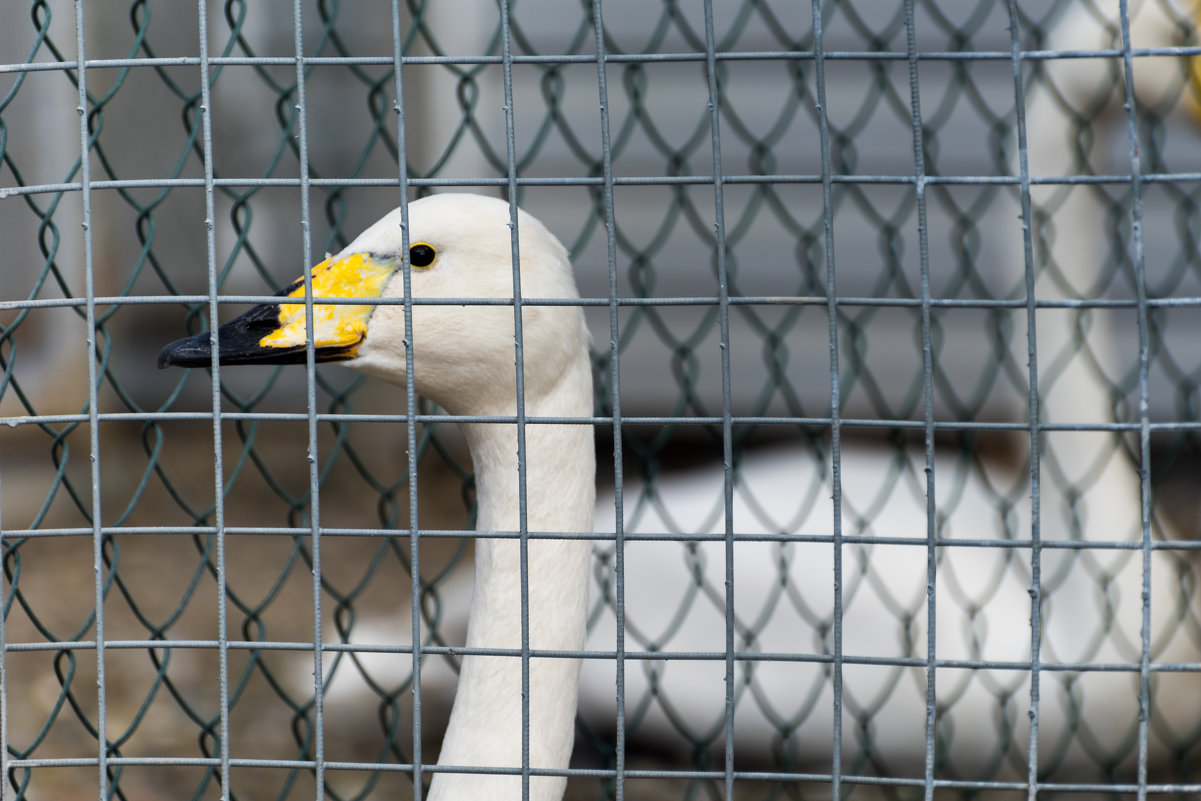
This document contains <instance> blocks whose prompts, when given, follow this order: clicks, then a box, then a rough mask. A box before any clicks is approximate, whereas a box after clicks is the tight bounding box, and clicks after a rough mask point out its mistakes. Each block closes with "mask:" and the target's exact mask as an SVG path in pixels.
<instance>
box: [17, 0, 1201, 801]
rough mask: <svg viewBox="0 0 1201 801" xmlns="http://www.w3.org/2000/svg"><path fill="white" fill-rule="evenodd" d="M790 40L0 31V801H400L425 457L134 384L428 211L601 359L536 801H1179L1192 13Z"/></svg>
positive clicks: (148, 24) (389, 441)
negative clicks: (567, 317) (564, 795)
mask: <svg viewBox="0 0 1201 801" xmlns="http://www.w3.org/2000/svg"><path fill="white" fill-rule="evenodd" d="M800 5H801V4H789V3H783V2H770V0H761V1H756V0H745V1H744V2H733V0H730V2H726V1H725V0H714V1H713V2H705V3H700V2H697V3H687V4H679V3H675V2H664V3H662V4H656V3H634V2H618V1H617V0H612V1H611V2H606V3H604V4H603V5H602V4H600V3H597V4H595V5H588V4H581V5H574V4H553V3H549V2H536V1H535V0H522V2H520V3H508V4H505V3H501V4H499V8H497V7H494V6H489V5H487V4H478V3H466V4H462V5H460V4H457V3H437V4H435V3H428V4H427V3H415V2H407V3H404V4H400V3H397V2H393V3H391V4H389V3H386V2H373V3H367V2H355V3H339V2H337V0H318V2H316V3H315V4H314V3H310V2H304V1H303V0H296V2H294V3H291V4H289V3H283V2H263V3H247V2H237V1H236V0H228V1H227V2H225V3H223V4H222V3H207V4H206V3H204V2H203V0H202V2H200V3H199V4H198V6H197V7H196V8H187V7H186V6H183V5H179V4H165V3H151V2H146V1H145V0H135V1H134V2H128V3H123V2H119V1H118V0H104V1H103V2H89V3H82V2H79V3H76V4H74V5H72V4H70V3H63V2H30V3H27V4H14V5H12V6H10V7H6V8H5V9H4V10H3V11H2V12H0V14H2V19H3V24H0V198H3V200H2V202H0V230H2V232H3V234H2V236H3V240H2V241H3V242H4V245H5V260H4V264H3V266H2V268H0V269H2V270H3V273H2V275H3V280H2V283H0V286H2V287H3V289H2V291H0V366H2V368H3V370H2V372H0V418H2V420H3V422H5V423H7V426H5V427H4V428H3V429H0V538H2V541H3V566H4V571H3V577H2V579H0V580H2V581H3V584H2V588H3V592H2V597H3V603H4V606H3V609H4V614H3V616H2V617H0V621H2V622H0V644H2V645H3V651H2V658H0V690H2V691H3V704H2V706H0V739H2V741H3V742H2V746H3V747H2V749H0V751H2V752H3V755H4V759H5V767H4V771H3V773H4V789H3V790H2V791H0V794H2V797H4V798H11V799H24V798H48V797H75V796H92V795H95V794H96V793H97V791H98V792H99V796H100V797H101V798H109V797H119V798H123V799H134V798H149V797H165V796H168V795H169V796H171V797H187V796H191V797H194V798H209V797H230V798H238V797H241V798H272V797H274V798H307V797H318V798H321V797H329V798H336V799H351V798H367V797H382V796H383V795H385V794H390V795H400V796H402V797H408V796H410V795H417V790H418V788H420V787H421V785H422V782H428V779H429V776H430V772H429V767H430V766H431V764H432V757H433V755H435V754H436V751H437V746H438V742H439V738H440V735H441V731H442V727H443V725H444V723H445V717H446V713H447V710H448V705H449V700H450V698H451V697H452V694H453V688H454V670H455V669H456V668H457V664H458V654H460V653H461V649H458V650H456V649H454V648H453V647H450V645H453V644H454V643H456V642H458V643H461V642H462V625H463V614H464V613H465V598H466V597H467V593H468V592H469V590H468V589H467V588H468V587H469V586H470V570H469V568H470V564H469V562H470V560H469V559H467V558H466V557H467V556H468V555H469V553H470V541H471V537H472V536H473V532H471V531H470V527H471V524H472V508H473V485H472V482H471V478H470V472H469V471H470V465H469V460H468V459H467V457H466V455H465V452H464V449H463V447H462V445H461V442H460V441H459V439H458V437H457V435H456V433H455V431H454V430H453V426H450V425H448V424H445V423H442V424H439V423H438V422H437V421H438V419H439V418H438V416H437V414H436V410H435V409H432V408H431V407H429V406H427V405H425V404H424V402H423V401H419V400H418V399H417V398H416V397H415V396H414V395H413V394H412V392H411V389H410V392H409V393H408V394H407V396H406V397H405V399H404V401H403V402H401V401H400V400H399V397H400V396H399V395H398V394H397V393H396V390H394V389H386V388H383V387H380V386H378V385H375V384H372V383H370V382H364V381H362V380H361V379H360V378H357V377H355V376H354V375H352V374H350V373H349V372H347V371H345V370H342V369H339V368H321V369H319V370H314V369H312V368H311V366H310V367H309V368H282V369H280V368H273V369H271V370H266V371H263V370H249V371H248V370H237V369H236V368H227V369H222V370H220V371H218V370H216V369H214V370H213V371H212V375H211V378H210V376H209V375H208V374H207V373H206V371H197V370H193V371H190V372H187V373H185V372H182V371H179V372H175V371H172V372H164V373H157V372H152V371H151V365H152V364H153V360H154V356H155V353H156V352H157V350H158V348H159V347H161V345H162V344H164V343H165V342H167V341H169V340H171V339H174V338H176V337H177V336H181V335H184V334H188V333H194V332H197V331H203V330H206V329H208V327H209V326H210V321H213V320H215V319H217V318H222V319H224V318H226V317H227V316H229V315H230V314H231V313H232V312H233V311H234V309H236V308H237V306H236V305H235V304H238V303H243V304H244V303H249V302H255V301H262V300H264V299H265V297H264V296H267V295H270V294H271V292H273V291H275V290H276V289H278V288H280V287H281V286H284V285H286V284H287V283H289V282H290V281H291V280H293V279H294V278H295V276H296V275H297V274H299V273H300V271H301V270H303V269H304V266H305V265H307V264H312V263H313V261H314V260H315V257H317V258H319V254H321V253H323V252H326V251H336V250H338V249H340V248H341V247H342V246H343V245H345V244H346V243H347V242H348V241H349V239H350V238H351V237H352V236H354V235H355V234H356V233H357V232H358V231H359V230H361V229H362V228H363V227H365V226H366V225H367V224H368V223H370V222H371V221H373V220H374V219H375V218H376V217H378V216H379V215H380V214H382V213H383V211H385V210H387V209H389V208H391V207H392V206H394V205H396V203H397V202H398V201H399V199H400V198H401V197H402V196H406V195H407V196H409V197H413V196H419V195H424V194H428V193H430V192H437V191H443V190H447V189H462V188H471V189H473V190H475V191H480V192H484V193H499V194H500V195H501V196H505V197H511V198H514V199H515V200H517V201H519V202H520V203H521V204H522V205H523V206H524V207H526V208H527V209H528V210H529V211H531V212H532V213H534V214H535V215H536V216H539V217H540V218H542V219H543V220H544V221H545V222H546V223H547V224H548V226H549V227H550V228H551V229H552V230H554V231H555V232H556V233H557V234H558V235H559V236H560V237H561V238H562V239H563V241H564V242H565V244H567V246H568V247H569V250H570V251H571V254H572V259H573V262H574V264H575V265H576V272H577V277H578V279H579V281H580V284H581V288H582V294H583V296H584V300H583V301H582V303H583V304H584V305H585V307H586V310H587V313H588V315H589V322H590V325H591V327H592V331H593V336H594V340H595V351H594V359H595V363H596V374H597V377H598V385H597V391H596V415H597V417H596V419H595V423H596V427H597V431H598V435H597V441H598V446H599V447H600V448H601V449H602V453H603V454H604V458H602V459H601V460H600V462H601V464H602V465H605V464H610V465H612V470H611V471H602V472H603V473H605V474H604V475H602V476H601V483H602V496H604V497H610V496H611V499H610V500H608V501H607V502H605V501H602V506H601V508H602V513H601V514H600V516H599V520H598V527H597V532H598V533H597V534H596V535H595V536H594V543H595V547H596V552H597V567H596V585H595V587H594V588H593V600H592V614H591V624H592V626H593V630H594V636H593V638H592V639H590V641H589V649H590V650H589V651H588V653H589V655H590V658H589V659H587V660H585V668H584V677H583V684H582V701H581V710H580V718H579V724H578V738H577V743H576V748H575V756H574V760H573V763H572V768H571V770H570V771H569V774H568V775H569V777H570V778H569V785H568V786H569V789H568V795H569V797H572V798H576V797H581V798H582V797H618V798H621V797H631V798H660V797H662V798H667V797H686V798H698V797H706V798H708V797H713V798H718V797H739V798H751V797H754V798H760V797H762V798H776V797H789V798H800V797H805V798H815V797H816V798H825V797H839V798H876V797H886V798H917V797H935V796H937V797H940V798H950V797H963V798H969V797H970V798H981V797H996V798H1005V797H1021V796H1025V797H1031V798H1033V797H1035V796H1039V797H1044V798H1050V797H1120V796H1137V797H1139V798H1143V797H1146V796H1148V795H1155V796H1157V797H1164V796H1168V797H1179V798H1186V797H1196V794H1198V793H1201V785H1199V784H1198V783H1197V782H1198V767H1199V765H1201V747H1199V744H1201V713H1199V712H1198V703H1199V700H1201V691H1199V689H1201V685H1199V683H1198V682H1199V681H1201V676H1198V672H1201V620H1199V617H1198V612H1197V609H1198V604H1199V602H1201V599H1199V598H1198V592H1197V577H1198V542H1199V538H1198V537H1197V532H1198V521H1199V519H1201V509H1198V506H1197V502H1196V487H1197V476H1198V475H1201V454H1199V452H1198V422H1197V420H1198V414H1197V411H1198V408H1199V406H1201V395H1199V393H1198V382H1199V380H1201V360H1199V357H1198V349H1197V348H1196V342H1197V336H1198V332H1199V329H1201V322H1199V320H1198V314H1199V312H1198V308H1197V307H1198V305H1199V304H1198V301H1199V298H1201V268H1199V267H1198V259H1197V255H1196V251H1197V240H1196V231H1197V230H1198V226H1199V224H1201V215H1199V213H1198V205H1197V203H1198V197H1197V195H1198V183H1197V181H1198V177H1199V175H1198V173H1197V172H1196V165H1197V164H1198V163H1199V162H1198V160H1197V156H1198V155H1201V148H1199V147H1198V146H1197V134H1196V127H1195V126H1196V123H1195V122H1194V121H1193V119H1192V117H1191V113H1192V110H1193V107H1194V104H1196V103H1197V99H1196V88H1195V86H1193V85H1192V84H1191V83H1190V80H1189V75H1190V66H1189V63H1190V62H1189V57H1190V56H1193V55H1196V54H1197V53H1198V48H1197V47H1196V46H1195V42H1196V36H1195V33H1194V16H1193V12H1194V9H1193V8H1192V5H1191V4H1189V3H1184V2H1179V3H1167V2H1158V0H1145V2H1143V3H1141V4H1140V3H1132V4H1130V5H1129V6H1128V5H1127V4H1126V3H1098V4H1092V3H1078V4H1077V3H1068V2H1053V0H1046V1H1045V2H1030V3H1027V2H1021V3H1018V2H1015V1H1014V0H1009V2H997V1H995V0H981V1H980V2H975V3H949V2H947V3H938V2H933V1H931V2H921V1H919V0H909V1H908V2H904V3H901V2H898V3H893V4H887V5H883V4H878V3H868V2H863V3H860V2H852V0H841V2H826V3H818V2H814V3H813V4H812V5H811V6H806V7H804V8H801V7H800ZM1140 37H1141V38H1140ZM398 67H399V69H398ZM401 101H403V102H401ZM598 106H599V111H598ZM81 154H86V157H84V158H81ZM402 155H403V158H402ZM515 319H516V320H517V322H518V324H519V323H520V315H518V316H517V317H516V318H515ZM516 333H517V334H518V338H519V337H520V331H517V332H516ZM519 352H520V351H519ZM522 414H523V412H521V413H519V419H520V418H521V415H522ZM406 451H407V455H406ZM610 456H611V458H609V457H610ZM310 457H311V458H310ZM418 465H420V478H419V479H418V478H417V473H418ZM722 465H728V466H729V467H730V469H728V470H723V469H722ZM706 466H708V468H711V469H709V470H708V472H705V470H706ZM214 467H215V471H214V469H213V468H214ZM608 488H612V489H614V490H615V493H611V494H610V495H608V496H607V495H606V491H607V489H608ZM673 498H674V500H673ZM681 499H682V500H681ZM319 501H320V507H318V502H319ZM606 503H607V506H606V505H605V504H606ZM418 533H419V536H417V534H418ZM411 535H413V536H411ZM531 536H537V533H536V532H533V533H531ZM414 567H418V568H419V574H420V577H421V578H420V581H414V580H411V579H410V576H411V575H413V574H414V573H415V572H418V571H414V569H413V568H414ZM673 569H675V570H676V571H677V573H678V574H679V575H678V577H677V578H674V579H673V578H672V575H671V571H672V570H673ZM640 571H641V572H640ZM648 571H649V572H648ZM618 632H624V636H622V637H619V636H617V633H618ZM414 641H416V642H418V643H419V645H420V647H417V648H414V647H412V645H411V643H413V642H414ZM597 643H600V644H599V645H598V644H597ZM528 654H529V649H528V647H526V648H523V658H528ZM418 663H420V664H421V676H422V681H421V682H420V684H418V683H415V682H414V681H413V676H414V674H415V672H416V668H417V666H418ZM315 666H320V667H321V668H322V669H321V670H317V671H316V674H317V677H318V678H317V681H316V682H314V676H313V674H314V667H315ZM598 677H599V678H598ZM319 694H324V704H318V703H316V702H315V699H316V698H317V697H318V695H319ZM525 768H526V770H524V771H523V772H524V773H525V774H526V775H528V774H529V771H528V765H527V766H525Z"/></svg>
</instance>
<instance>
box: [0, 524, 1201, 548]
mask: <svg viewBox="0 0 1201 801" xmlns="http://www.w3.org/2000/svg"><path fill="white" fill-rule="evenodd" d="M101 530H102V531H103V533H104V534H106V535H108V536H112V537H137V536H197V535H210V534H216V533H217V528H216V527H215V526H104V527H102V529H101ZM223 531H224V532H225V535H226V536H230V537H236V536H244V537H264V536H274V537H280V536H284V537H295V536H310V535H311V534H312V528H311V527H304V528H292V527H287V526H271V527H265V526H227V527H225V528H224V529H223ZM92 534H93V530H92V529H85V528H78V527H76V528H44V529H6V530H5V531H3V532H2V533H0V536H2V537H3V538H4V539H8V540H15V539H49V538H54V537H83V536H88V537H90V536H92ZM318 534H319V536H322V537H342V538H346V537H387V538H404V537H410V536H412V535H413V532H412V531H411V530H410V529H401V528H397V529H391V528H324V527H322V528H319V529H318ZM417 536H419V537H423V538H427V539H464V538H466V539H519V538H520V537H521V533H520V532H518V531H490V530H477V529H424V528H423V529H419V530H418V532H417ZM622 536H623V538H624V539H625V540H626V541H627V542H678V543H689V542H725V540H726V537H725V535H724V534H711V533H692V532H683V533H676V532H662V533H656V532H636V533H628V532H623V535H622ZM732 536H733V541H734V542H747V543H749V542H774V543H797V544H803V545H833V544H834V542H835V540H834V537H833V535H831V534H802V533H790V534H779V533H775V534H772V533H766V532H756V533H745V532H743V533H740V532H734V534H733V535H732ZM529 538H530V539H531V540H585V541H589V542H614V541H615V538H616V534H615V533H614V532H611V531H588V532H579V531H530V532H529ZM840 541H841V542H842V543H843V544H847V545H901V546H912V547H915V548H917V547H920V548H926V547H928V546H929V545H930V544H931V543H933V545H935V546H936V547H939V548H994V549H998V550H1015V549H1018V550H1020V549H1026V548H1032V547H1034V542H1033V540H1029V539H1004V540H995V539H979V538H958V537H936V538H935V539H933V540H930V539H928V538H926V537H889V536H873V535H865V534H844V535H842V537H841V538H840ZM1038 547H1039V548H1041V549H1043V550H1050V551H1055V550H1060V551H1137V550H1139V549H1141V548H1142V543H1141V542H1140V541H1138V540H1055V539H1050V540H1040V541H1039V543H1038ZM1151 548H1152V550H1157V551H1183V552H1189V551H1201V540H1156V541H1154V542H1152V543H1151Z"/></svg>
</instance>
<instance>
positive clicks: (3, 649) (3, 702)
mask: <svg viewBox="0 0 1201 801" xmlns="http://www.w3.org/2000/svg"><path fill="white" fill-rule="evenodd" d="M3 497H4V469H3V465H0V498H3ZM7 557H8V546H7V544H6V543H5V541H4V504H3V503H0V801H8V636H7V634H6V632H5V628H4V623H5V620H6V619H7V618H8V580H7V579H6V578H5V574H4V560H5V559H6V558H7Z"/></svg>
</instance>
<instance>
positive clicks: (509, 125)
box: [500, 0, 530, 799]
mask: <svg viewBox="0 0 1201 801" xmlns="http://www.w3.org/2000/svg"><path fill="white" fill-rule="evenodd" d="M500 32H501V36H500V46H501V69H502V71H503V74H504V87H505V159H506V165H507V167H508V187H509V228H510V241H511V242H512V259H513V343H514V348H515V350H516V359H515V362H516V365H517V368H516V369H517V384H516V386H517V522H518V532H519V534H520V536H521V544H520V548H521V556H520V559H521V797H522V799H529V797H530V576H529V572H530V570H529V563H530V555H529V550H530V532H529V523H528V520H527V511H528V510H527V508H526V461H525V460H526V449H525V356H524V351H525V344H524V340H523V338H522V328H521V312H522V308H521V270H520V265H521V247H520V245H519V242H518V239H519V236H518V234H519V232H518V230H517V142H516V133H515V132H516V128H515V126H514V119H513V52H512V46H511V41H510V33H511V32H510V30H509V0H500Z"/></svg>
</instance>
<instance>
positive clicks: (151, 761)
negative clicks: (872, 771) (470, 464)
mask: <svg viewBox="0 0 1201 801" xmlns="http://www.w3.org/2000/svg"><path fill="white" fill-rule="evenodd" d="M105 763H106V764H108V765H113V766H118V765H120V766H128V767H133V766H139V767H213V766H218V765H220V764H221V760H220V759H219V758H217V757H148V756H143V757H108V758H106V759H105ZM5 764H6V765H7V766H8V767H9V768H12V769H15V768H25V769H31V770H32V769H37V768H64V767H96V766H97V765H98V764H99V760H98V759H96V758H95V757H92V758H50V759H10V760H7V762H6V763H5ZM316 764H317V763H316V762H315V761H313V760H303V759H249V758H244V757H231V758H230V759H229V765H230V767H233V768H283V769H288V770H312V769H313V768H315V767H316ZM322 765H324V767H325V769H326V770H341V771H376V772H397V773H408V772H411V771H412V770H413V768H414V767H415V766H414V765H413V764H412V763H408V762H344V761H337V762H335V761H323V762H322ZM421 769H422V771H423V772H431V773H435V772H436V773H482V774H497V775H516V776H520V775H521V772H522V769H521V768H485V767H476V766H466V765H432V764H426V763H422V765H421ZM529 772H530V775H531V776H567V777H573V776H574V777H583V778H614V777H615V776H616V775H617V771H616V769H605V768H563V769H559V770H553V769H549V768H530V771H529ZM622 776H624V777H625V778H626V779H648V780H653V779H673V780H679V779H689V780H706V779H715V780H716V779H724V778H725V777H726V772H725V771H721V770H638V769H631V768H624V769H623V770H622ZM733 776H734V778H735V779H736V780H739V781H770V782H820V783H829V782H830V780H831V774H829V773H798V772H793V771H779V772H772V771H762V770H757V771H737V770H736V771H734V772H733ZM839 777H840V779H841V781H842V782H843V783H846V784H860V785H873V786H890V787H925V786H926V784H927V782H926V781H925V780H924V779H921V778H904V777H899V776H861V775H857V774H853V773H840V774H839ZM930 784H931V785H932V786H933V787H935V788H941V789H948V790H1011V791H1024V790H1027V789H1028V788H1030V787H1031V785H1030V784H1029V783H1027V782H1003V781H972V780H969V779H938V778H936V779H934V780H933V781H932V782H930ZM1033 787H1034V788H1035V789H1037V790H1038V791H1040V792H1065V793H1134V792H1137V791H1138V790H1140V789H1142V788H1145V789H1146V791H1147V793H1149V794H1151V793H1164V794H1168V793H1175V794H1181V793H1197V792H1201V783H1194V784H1186V783H1177V784H1166V783H1164V784H1155V783H1150V782H1148V783H1146V784H1143V785H1139V784H1096V783H1087V782H1049V781H1041V782H1037V783H1035V784H1034V785H1033Z"/></svg>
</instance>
